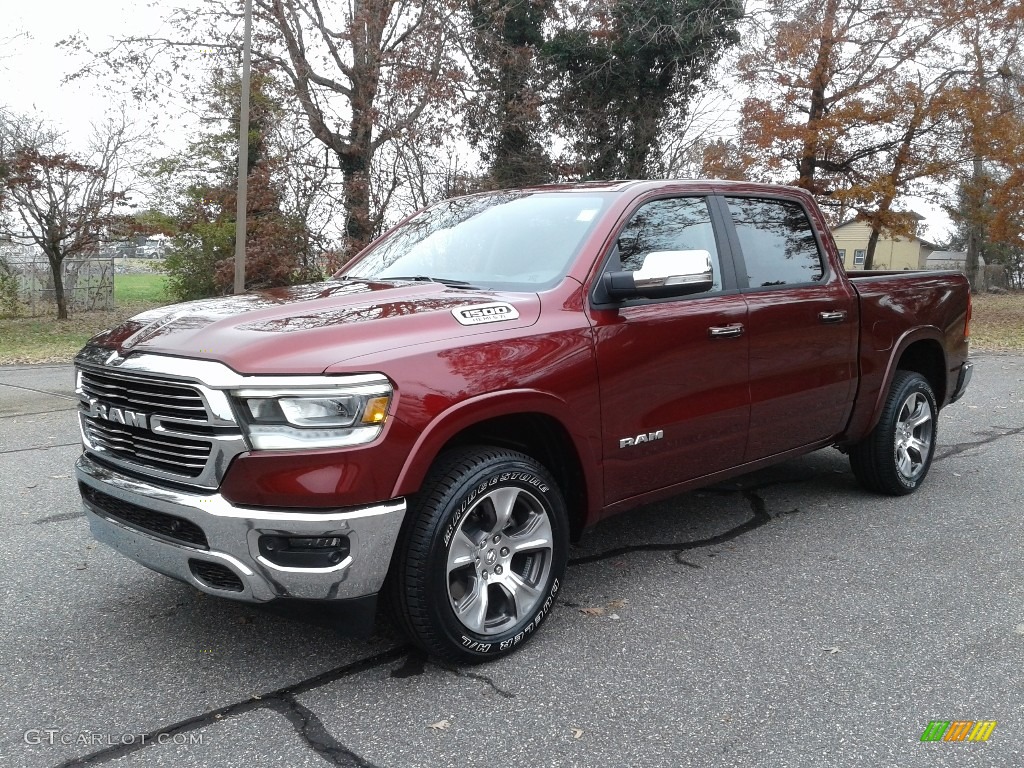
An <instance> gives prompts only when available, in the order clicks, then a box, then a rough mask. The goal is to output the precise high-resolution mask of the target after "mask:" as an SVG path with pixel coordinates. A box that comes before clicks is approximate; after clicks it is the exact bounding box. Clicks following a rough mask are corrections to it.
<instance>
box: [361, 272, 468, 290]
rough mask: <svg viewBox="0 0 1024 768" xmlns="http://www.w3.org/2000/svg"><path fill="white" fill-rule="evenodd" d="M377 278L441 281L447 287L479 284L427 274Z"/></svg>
mask: <svg viewBox="0 0 1024 768" xmlns="http://www.w3.org/2000/svg"><path fill="white" fill-rule="evenodd" d="M377 279H378V280H389V281H390V280H408V281H410V282H416V283H441V285H447V286H448V287H449V288H476V289H479V288H480V286H478V285H473V284H472V283H467V282H465V281H464V280H450V279H448V278H447V277H430V276H428V275H410V276H408V277H392V276H390V275H388V276H387V277H378V278H377Z"/></svg>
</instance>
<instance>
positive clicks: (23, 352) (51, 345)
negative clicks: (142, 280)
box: [0, 301, 167, 365]
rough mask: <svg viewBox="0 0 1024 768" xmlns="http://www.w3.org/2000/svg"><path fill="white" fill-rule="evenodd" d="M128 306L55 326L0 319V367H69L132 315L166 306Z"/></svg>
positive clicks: (47, 321)
mask: <svg viewBox="0 0 1024 768" xmlns="http://www.w3.org/2000/svg"><path fill="white" fill-rule="evenodd" d="M166 303H167V302H166V301H156V302H147V301H142V302H138V301H137V302H132V303H130V304H123V305H120V306H119V307H118V308H117V309H115V310H112V311H110V312H81V313H79V314H76V315H72V316H71V319H69V320H67V321H64V322H57V319H56V318H55V317H53V316H52V315H51V316H48V317H15V318H0V365H14V364H18V363H70V362H71V359H72V358H73V357H74V356H75V354H76V353H77V352H78V350H80V349H81V348H82V347H83V346H84V345H85V342H87V341H88V340H89V339H91V338H92V337H93V336H95V335H96V334H97V333H100V332H101V331H105V330H107V329H108V328H113V327H114V326H115V325H118V324H119V323H121V322H123V321H124V320H127V319H128V318H129V317H131V316H132V315H137V314H138V313H139V312H144V311H145V310H147V309H152V308H153V307H157V306H160V305H161V304H166Z"/></svg>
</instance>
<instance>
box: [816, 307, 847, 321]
mask: <svg viewBox="0 0 1024 768" xmlns="http://www.w3.org/2000/svg"><path fill="white" fill-rule="evenodd" d="M818 319H819V320H821V322H823V323H841V322H843V320H845V319H846V310H842V309H841V310H839V311H838V312H819V313H818Z"/></svg>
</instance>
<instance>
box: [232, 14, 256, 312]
mask: <svg viewBox="0 0 1024 768" xmlns="http://www.w3.org/2000/svg"><path fill="white" fill-rule="evenodd" d="M251 69H252V0H245V42H244V43H243V44H242V103H241V106H240V108H239V111H238V115H239V119H238V196H237V197H238V201H237V205H236V207H235V293H244V292H245V211H246V202H247V201H246V197H247V192H248V181H249V79H250V73H251Z"/></svg>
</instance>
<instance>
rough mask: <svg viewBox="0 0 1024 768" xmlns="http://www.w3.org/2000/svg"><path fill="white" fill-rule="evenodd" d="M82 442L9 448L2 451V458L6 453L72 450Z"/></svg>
mask: <svg viewBox="0 0 1024 768" xmlns="http://www.w3.org/2000/svg"><path fill="white" fill-rule="evenodd" d="M81 445H82V441H81V440H79V441H77V442H74V443H57V444H56V445H33V446H32V447H31V448H7V449H6V450H3V451H0V456H2V455H3V454H5V453H24V452H25V451H48V450H50V449H51V448H70V447H72V446H81Z"/></svg>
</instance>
